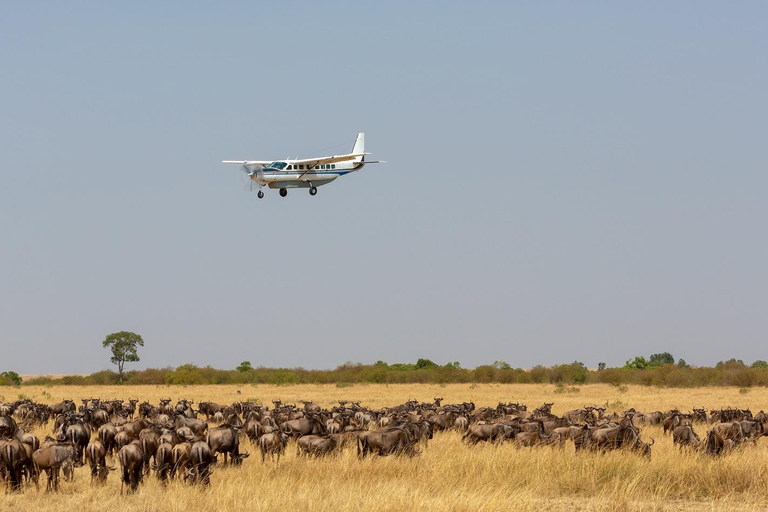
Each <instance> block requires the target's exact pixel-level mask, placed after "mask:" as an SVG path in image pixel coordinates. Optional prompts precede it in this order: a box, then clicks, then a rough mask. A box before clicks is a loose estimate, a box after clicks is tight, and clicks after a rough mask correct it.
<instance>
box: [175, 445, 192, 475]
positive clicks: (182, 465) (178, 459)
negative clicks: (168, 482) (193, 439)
mask: <svg viewBox="0 0 768 512" xmlns="http://www.w3.org/2000/svg"><path fill="white" fill-rule="evenodd" d="M191 452H192V443H190V442H182V443H179V444H177V445H174V447H173V449H172V450H171V472H170V477H171V478H176V472H177V471H178V472H180V473H179V474H181V475H186V473H187V466H188V465H189V455H190V453H191Z"/></svg>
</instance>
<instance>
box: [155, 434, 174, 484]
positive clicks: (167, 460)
mask: <svg viewBox="0 0 768 512" xmlns="http://www.w3.org/2000/svg"><path fill="white" fill-rule="evenodd" d="M172 465H173V446H172V445H171V444H170V443H160V446H158V447H157V451H156V452H155V474H156V475H157V478H159V479H160V482H161V483H162V484H165V483H167V480H168V474H169V473H170V471H171V466H172Z"/></svg>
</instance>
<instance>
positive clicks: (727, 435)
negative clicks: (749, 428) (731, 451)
mask: <svg viewBox="0 0 768 512" xmlns="http://www.w3.org/2000/svg"><path fill="white" fill-rule="evenodd" d="M712 430H714V431H715V433H716V434H717V435H718V436H720V437H722V438H723V439H730V440H731V441H733V442H734V443H736V444H737V445H740V444H741V443H743V442H744V431H743V430H742V429H741V423H739V422H738V421H734V422H731V423H718V424H717V425H715V426H713V427H712Z"/></svg>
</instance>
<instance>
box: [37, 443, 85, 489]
mask: <svg viewBox="0 0 768 512" xmlns="http://www.w3.org/2000/svg"><path fill="white" fill-rule="evenodd" d="M76 458H77V448H76V446H75V445H73V444H72V443H56V442H51V441H47V442H46V443H43V446H42V447H41V448H40V449H39V450H37V451H36V452H35V453H33V454H32V467H33V472H32V478H33V479H34V480H35V487H36V488H38V489H39V488H40V484H39V479H40V473H41V472H42V471H45V472H46V473H47V474H48V485H47V487H46V489H47V490H51V489H53V490H55V491H58V490H59V470H60V469H61V468H62V467H70V468H71V467H72V465H73V464H74V462H75V459H76Z"/></svg>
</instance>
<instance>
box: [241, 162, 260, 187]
mask: <svg viewBox="0 0 768 512" xmlns="http://www.w3.org/2000/svg"><path fill="white" fill-rule="evenodd" d="M262 169H264V168H263V167H262V166H260V165H241V166H240V167H238V172H237V177H238V180H239V181H240V184H241V185H242V186H243V188H244V189H245V190H247V191H249V192H253V189H254V188H258V184H256V183H255V182H254V181H253V178H255V177H257V176H259V174H260V173H261V171H262ZM254 185H256V187H254Z"/></svg>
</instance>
